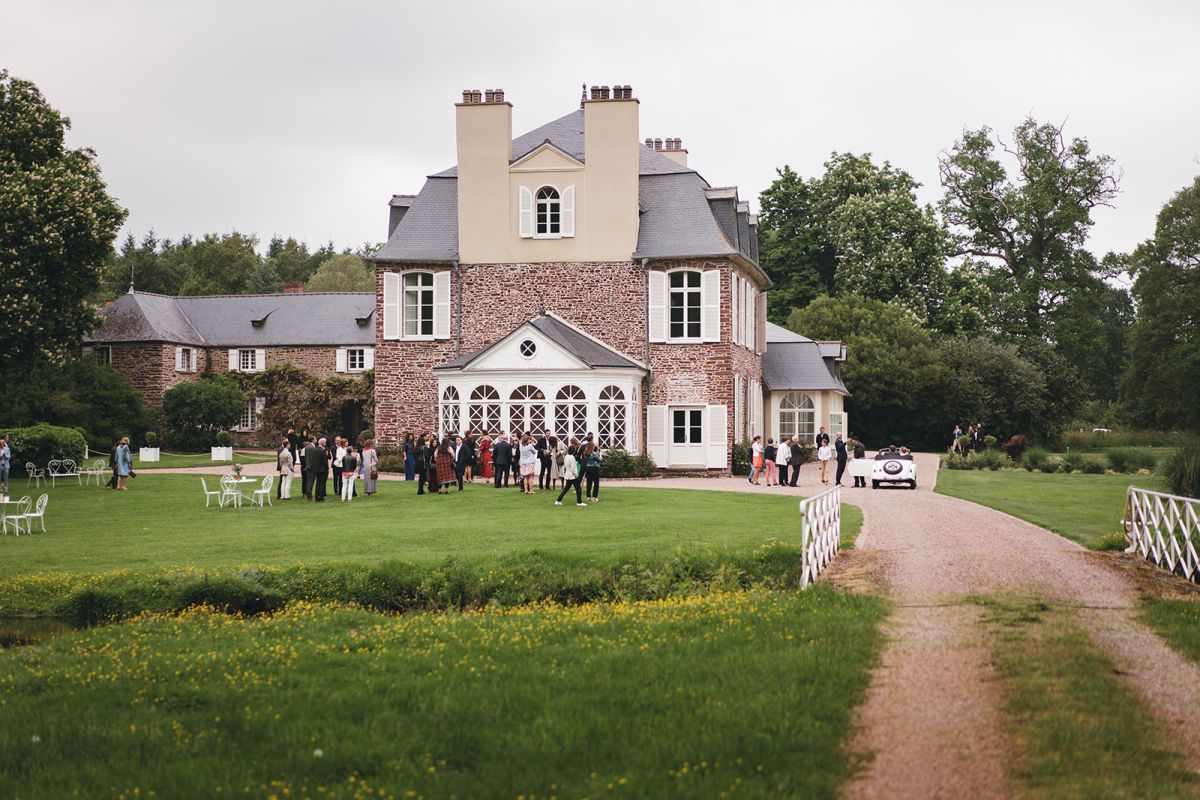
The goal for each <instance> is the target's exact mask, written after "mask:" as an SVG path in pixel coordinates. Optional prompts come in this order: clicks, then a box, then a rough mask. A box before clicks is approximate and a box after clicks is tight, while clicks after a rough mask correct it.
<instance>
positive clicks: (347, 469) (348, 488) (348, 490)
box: [339, 447, 358, 503]
mask: <svg viewBox="0 0 1200 800" xmlns="http://www.w3.org/2000/svg"><path fill="white" fill-rule="evenodd" d="M339 469H341V471H342V502H343V503H349V502H350V501H351V500H353V499H354V479H355V478H357V477H358V453H356V452H354V449H353V448H351V447H347V448H346V452H345V453H343V454H342V466H341V467H339Z"/></svg>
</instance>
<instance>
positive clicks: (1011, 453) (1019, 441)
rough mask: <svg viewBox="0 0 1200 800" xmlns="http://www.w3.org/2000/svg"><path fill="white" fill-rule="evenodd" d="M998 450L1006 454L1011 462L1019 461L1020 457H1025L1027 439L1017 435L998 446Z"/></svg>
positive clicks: (1027, 445)
mask: <svg viewBox="0 0 1200 800" xmlns="http://www.w3.org/2000/svg"><path fill="white" fill-rule="evenodd" d="M1000 449H1001V450H1003V451H1004V452H1005V453H1007V454H1008V457H1009V459H1011V460H1012V461H1020V460H1021V457H1022V456H1023V455H1025V451H1026V450H1028V449H1029V439H1028V437H1026V436H1025V434H1023V433H1018V434H1017V435H1016V436H1014V437H1012V438H1011V439H1009V440H1008V441H1007V442H1005V443H1004V444H1002V445H1000Z"/></svg>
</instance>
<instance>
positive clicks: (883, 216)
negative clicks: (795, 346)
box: [760, 153, 949, 322]
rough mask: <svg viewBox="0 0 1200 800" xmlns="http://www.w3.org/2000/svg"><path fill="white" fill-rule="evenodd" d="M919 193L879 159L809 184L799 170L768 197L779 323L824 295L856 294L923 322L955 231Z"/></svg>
mask: <svg viewBox="0 0 1200 800" xmlns="http://www.w3.org/2000/svg"><path fill="white" fill-rule="evenodd" d="M919 185H920V184H918V183H917V182H916V181H915V180H914V179H913V177H912V176H911V175H909V174H908V173H907V172H905V171H904V170H902V169H898V168H896V167H893V166H892V165H891V164H889V163H888V162H886V161H885V162H884V163H883V164H882V165H876V164H875V163H874V162H873V161H872V160H871V155H870V154H869V153H868V154H864V155H854V154H851V153H834V154H833V155H832V156H831V157H830V159H829V160H828V161H827V162H825V172H824V173H823V174H822V175H821V176H820V177H817V178H812V179H810V180H807V181H805V180H803V179H802V178H800V177H799V176H798V175H797V174H796V173H795V172H794V171H792V169H791V168H790V167H784V168H783V169H782V170H779V177H778V178H777V179H776V180H775V182H774V183H772V184H771V186H770V187H769V188H768V189H767V190H766V191H764V192H763V193H762V195H761V198H760V203H761V206H762V215H761V223H760V230H761V231H762V234H761V235H762V249H761V252H762V262H763V267H764V269H765V270H766V271H767V273H768V275H770V276H771V278H772V280H773V281H774V282H775V284H776V288H775V289H773V290H772V292H771V294H770V295H768V298H769V300H770V303H771V305H770V309H769V312H770V315H771V316H772V318H774V319H777V320H779V319H786V317H787V315H788V314H789V313H790V309H791V308H799V307H803V306H804V305H806V304H807V303H809V302H810V301H812V300H813V299H814V298H815V297H817V296H819V295H821V294H838V293H842V294H855V295H858V296H860V297H869V298H872V299H876V300H883V301H885V302H891V303H895V304H897V305H900V306H901V307H903V308H906V309H908V310H909V311H911V312H912V313H914V314H915V315H917V317H919V318H920V319H921V320H922V322H927V321H928V320H929V319H930V316H931V310H932V309H931V308H930V297H931V295H938V294H940V292H934V291H932V290H931V287H932V286H933V285H934V284H938V287H939V289H940V290H948V289H949V284H947V283H945V282H944V281H943V278H944V277H945V271H944V269H943V266H942V265H943V260H944V259H943V250H944V242H945V231H944V229H943V228H942V226H941V224H940V222H939V221H938V220H937V218H936V217H935V216H934V213H933V208H932V207H930V206H925V207H924V208H922V207H921V206H920V205H919V204H918V203H917V199H916V189H917V187H918V186H919Z"/></svg>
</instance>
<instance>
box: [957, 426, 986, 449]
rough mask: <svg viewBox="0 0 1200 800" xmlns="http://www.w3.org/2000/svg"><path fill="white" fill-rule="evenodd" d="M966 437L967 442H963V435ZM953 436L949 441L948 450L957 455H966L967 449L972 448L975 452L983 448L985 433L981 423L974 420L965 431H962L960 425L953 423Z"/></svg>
mask: <svg viewBox="0 0 1200 800" xmlns="http://www.w3.org/2000/svg"><path fill="white" fill-rule="evenodd" d="M964 435H965V436H966V437H967V440H968V441H967V442H963V440H962V438H963V436H964ZM952 436H953V438H952V439H951V441H950V450H951V451H952V452H955V453H958V454H959V455H964V456H965V455H966V454H967V451H968V450H974V451H975V452H976V453H978V452H980V451H981V450H983V449H984V446H985V442H984V437H985V436H987V434H986V433H985V432H984V428H983V423H982V422H976V423H975V424H974V425H968V426H967V430H966V433H965V434H964V433H963V429H962V426H961V425H959V424H958V423H957V422H956V423H954V432H953V434H952Z"/></svg>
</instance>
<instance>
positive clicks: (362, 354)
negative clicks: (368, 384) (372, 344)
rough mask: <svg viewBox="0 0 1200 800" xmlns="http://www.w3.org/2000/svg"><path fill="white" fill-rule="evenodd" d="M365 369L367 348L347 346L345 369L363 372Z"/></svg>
mask: <svg viewBox="0 0 1200 800" xmlns="http://www.w3.org/2000/svg"><path fill="white" fill-rule="evenodd" d="M356 361H357V362H358V363H357V364H356V363H355V362H356ZM366 369H367V348H365V347H347V348H346V371H347V372H365V371H366Z"/></svg>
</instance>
